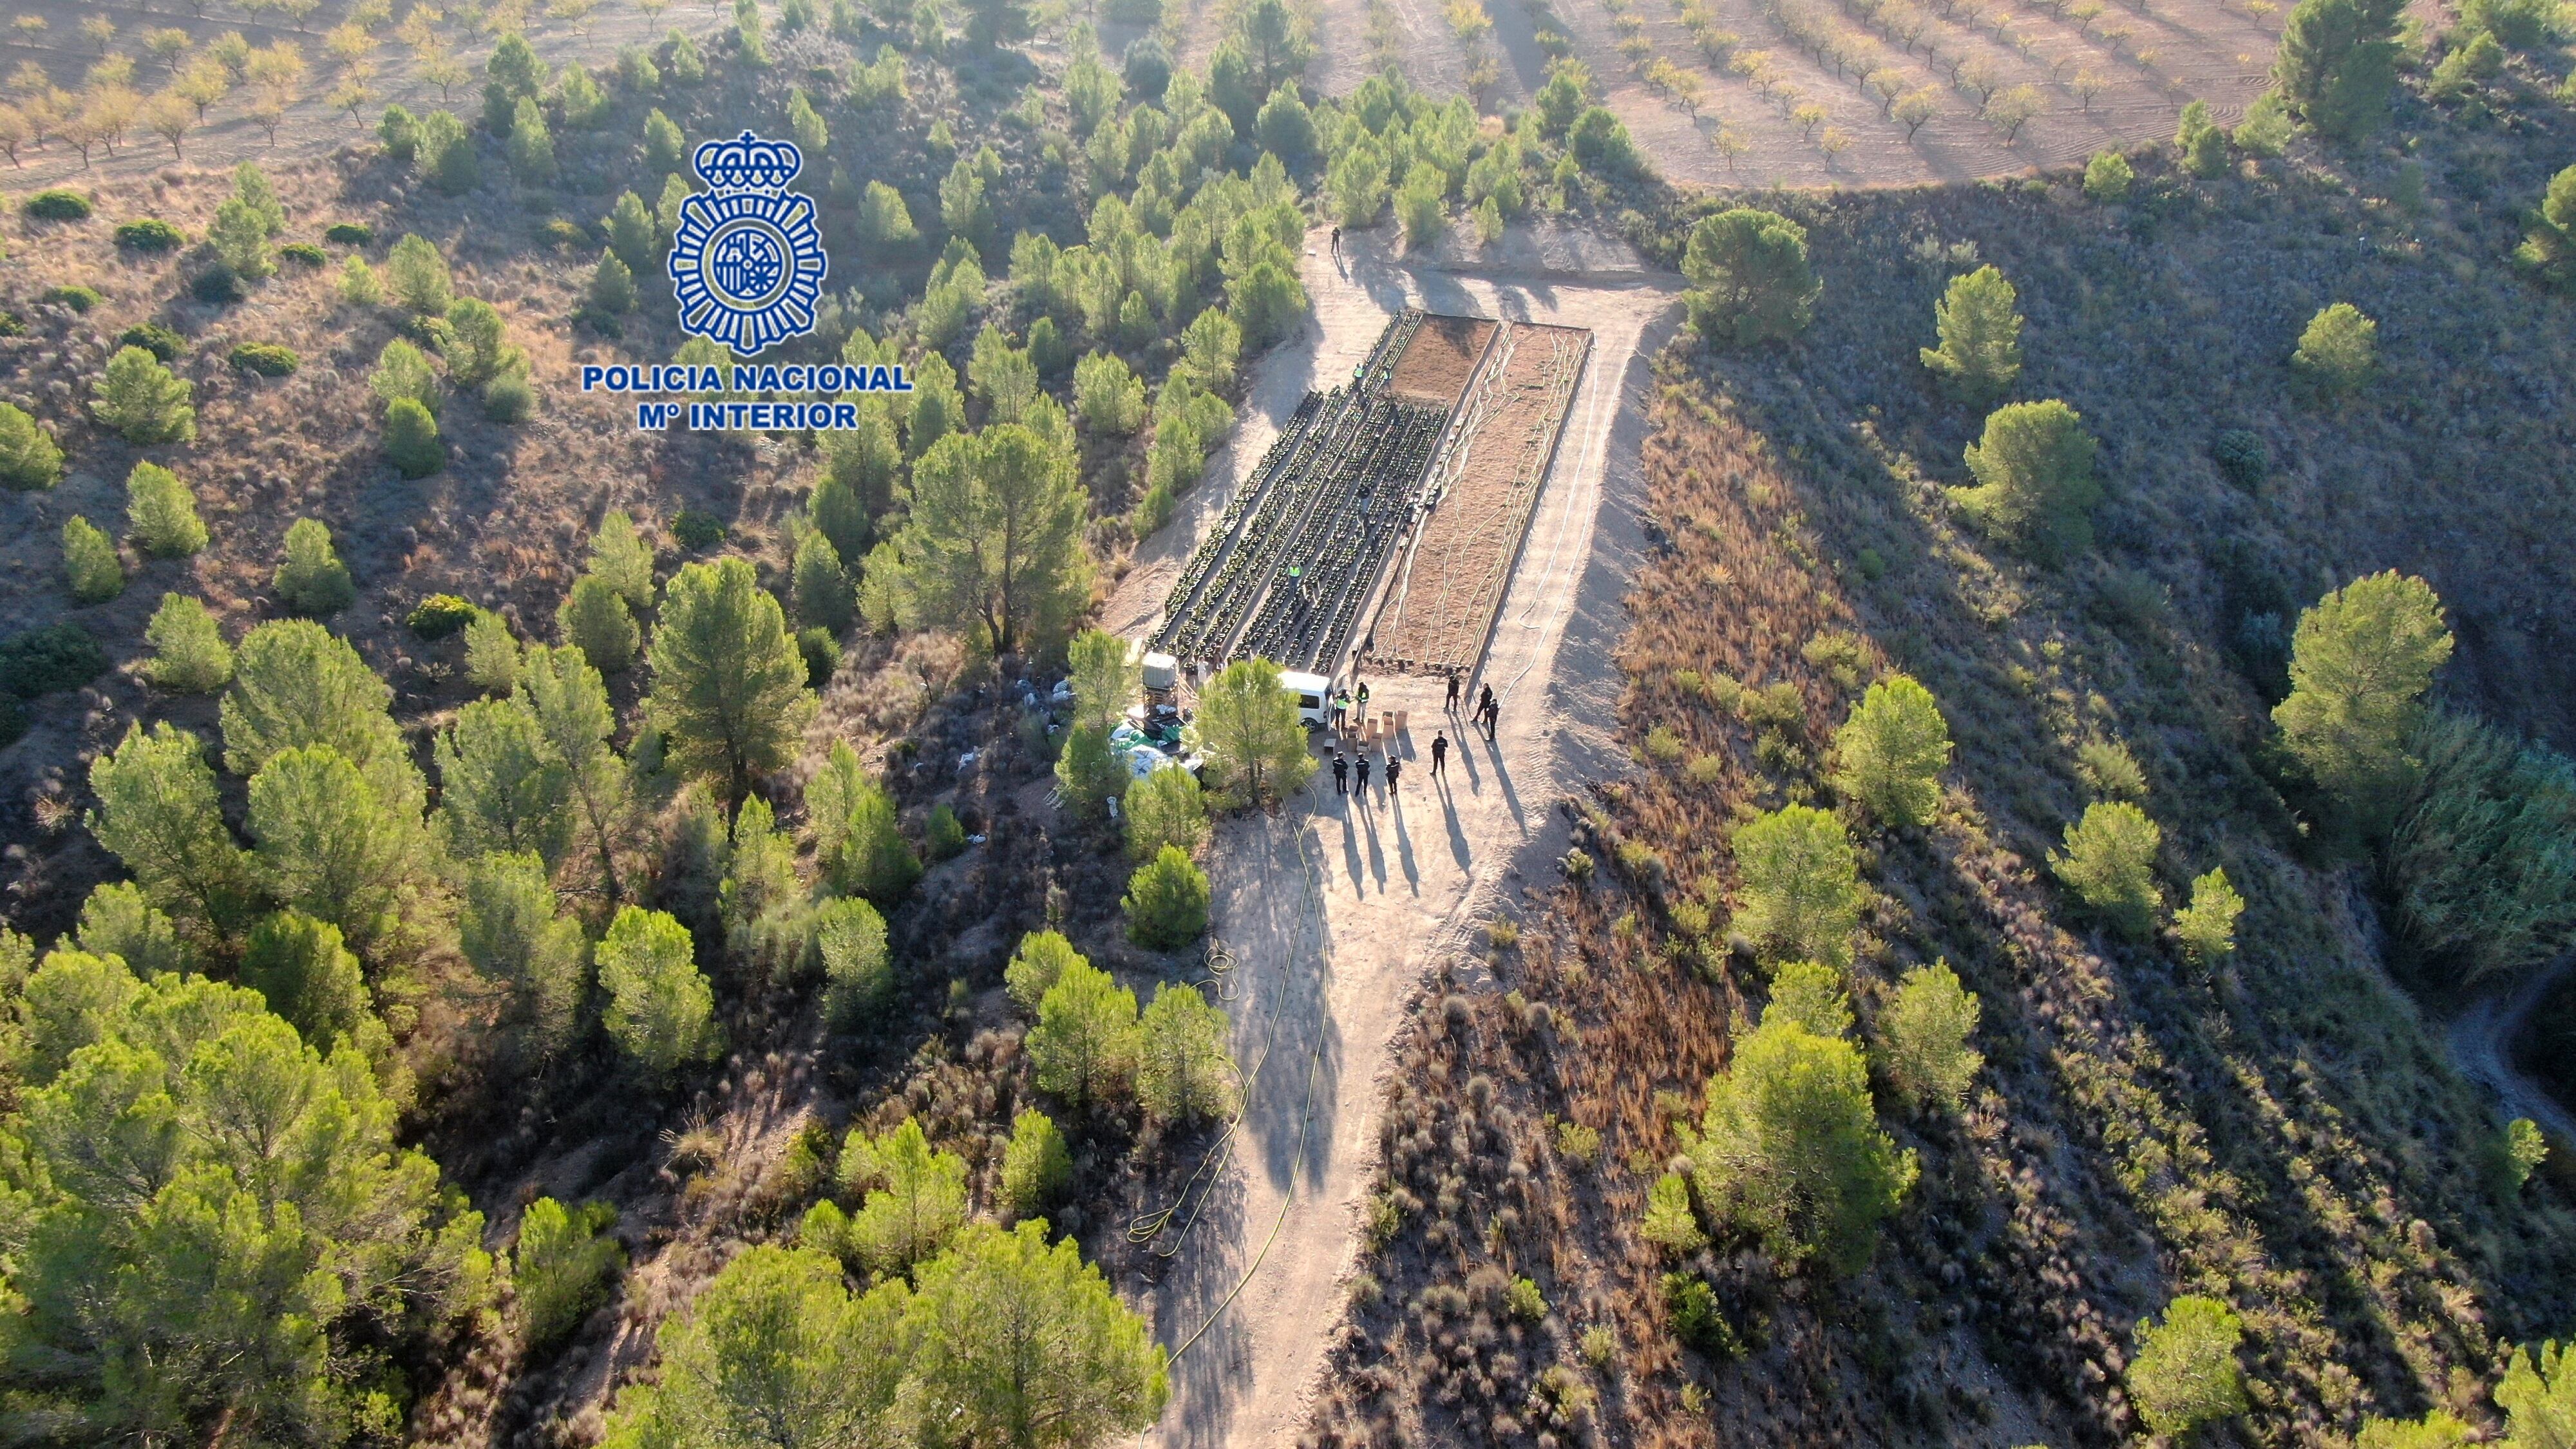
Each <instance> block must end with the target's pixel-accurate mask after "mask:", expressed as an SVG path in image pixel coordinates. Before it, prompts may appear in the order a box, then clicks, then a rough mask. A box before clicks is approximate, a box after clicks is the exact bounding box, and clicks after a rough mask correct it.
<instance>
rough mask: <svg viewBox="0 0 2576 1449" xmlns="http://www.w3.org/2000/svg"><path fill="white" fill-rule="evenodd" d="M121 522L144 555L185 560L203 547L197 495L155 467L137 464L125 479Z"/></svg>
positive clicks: (177, 478)
mask: <svg viewBox="0 0 2576 1449" xmlns="http://www.w3.org/2000/svg"><path fill="white" fill-rule="evenodd" d="M125 521H126V525H127V526H128V527H130V528H132V529H133V530H134V536H135V538H136V539H137V540H139V541H140V542H141V543H142V545H143V547H144V548H145V549H146V550H147V551H149V552H151V553H155V554H158V555H160V556H161V557H163V558H181V557H185V556H186V555H188V554H192V553H195V552H196V551H197V550H199V549H201V548H204V547H205V546H206V524H205V521H204V520H203V519H201V518H199V517H198V516H197V495H196V494H194V493H192V492H190V491H189V490H188V485H187V484H185V483H182V482H180V481H179V475H178V474H176V473H173V472H171V471H170V470H169V469H167V468H164V467H162V466H161V465H160V464H158V463H137V464H135V465H134V471H132V472H131V473H128V474H126V475H125Z"/></svg>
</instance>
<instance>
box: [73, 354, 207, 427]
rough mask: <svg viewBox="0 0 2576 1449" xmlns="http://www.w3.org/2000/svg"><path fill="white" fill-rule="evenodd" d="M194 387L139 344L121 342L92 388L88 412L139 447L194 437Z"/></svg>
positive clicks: (103, 425)
mask: <svg viewBox="0 0 2576 1449" xmlns="http://www.w3.org/2000/svg"><path fill="white" fill-rule="evenodd" d="M195 396H196V389H194V388H192V387H190V386H189V385H188V384H187V383H186V382H184V381H182V380H181V379H179V378H176V377H173V376H171V375H170V369H168V368H166V367H163V366H162V365H161V359H159V358H157V357H154V356H153V355H152V354H151V353H149V352H146V351H145V350H143V349H142V348H140V347H121V348H118V349H117V352H116V356H114V357H112V358H110V359H108V363H107V371H106V372H104V373H102V374H100V375H99V379H98V381H97V382H96V383H95V384H93V385H92V386H91V388H90V409H89V410H90V415H91V416H92V417H95V418H97V419H98V423H99V426H100V427H103V428H106V429H108V430H110V431H111V432H114V433H116V434H117V435H118V436H120V437H122V438H124V439H125V441H127V442H129V443H133V444H135V445H136V446H138V447H143V446H149V445H151V444H154V443H185V442H190V441H193V440H194V439H195V438H196V436H197V410H196V408H195V407H194V406H192V405H191V401H190V400H191V399H192V398H194V397H195Z"/></svg>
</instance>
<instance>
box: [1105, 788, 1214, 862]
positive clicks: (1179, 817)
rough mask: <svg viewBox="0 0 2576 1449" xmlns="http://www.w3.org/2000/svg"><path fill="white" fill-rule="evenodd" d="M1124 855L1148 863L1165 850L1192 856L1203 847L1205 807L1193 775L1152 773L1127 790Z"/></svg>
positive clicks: (1204, 840)
mask: <svg viewBox="0 0 2576 1449" xmlns="http://www.w3.org/2000/svg"><path fill="white" fill-rule="evenodd" d="M1124 814H1125V816H1126V819H1127V855H1128V858H1129V859H1131V860H1138V861H1144V860H1151V859H1153V858H1154V857H1155V856H1157V855H1159V854H1161V853H1162V852H1163V851H1165V850H1167V849H1176V850H1179V851H1180V852H1181V853H1182V854H1183V855H1185V856H1194V855H1196V854H1197V853H1198V850H1199V847H1200V846H1202V845H1205V844H1206V843H1207V838H1208V817H1207V804H1206V802H1205V799H1204V797H1203V796H1202V795H1201V793H1200V790H1199V781H1198V777H1197V776H1196V775H1193V774H1191V773H1190V772H1189V771H1187V770H1170V769H1165V770H1156V771H1154V772H1153V773H1152V774H1150V775H1147V776H1146V777H1145V778H1143V779H1141V780H1138V781H1137V782H1136V783H1135V784H1133V785H1130V786H1129V787H1128V788H1127V798H1126V804H1125V810H1124Z"/></svg>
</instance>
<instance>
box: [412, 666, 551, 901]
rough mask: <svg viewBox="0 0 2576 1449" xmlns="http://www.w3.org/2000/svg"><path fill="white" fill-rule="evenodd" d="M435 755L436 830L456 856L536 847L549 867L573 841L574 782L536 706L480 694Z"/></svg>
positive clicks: (449, 730) (444, 733) (436, 746)
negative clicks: (551, 746)
mask: <svg viewBox="0 0 2576 1449" xmlns="http://www.w3.org/2000/svg"><path fill="white" fill-rule="evenodd" d="M432 753H433V755H434V756H435V758H436V759H437V762H438V784H439V799H438V821H439V831H440V834H441V836H442V838H443V839H444V840H445V841H446V844H447V848H448V850H449V851H450V852H451V853H453V854H454V855H455V856H456V857H457V858H458V859H460V860H471V859H473V858H474V857H475V856H478V855H484V854H488V853H491V852H495V851H498V852H504V853H508V852H516V851H534V852H535V853H536V854H537V855H538V856H539V857H540V858H542V859H543V860H544V861H545V863H546V869H547V870H548V871H549V872H551V871H552V870H553V869H554V868H555V866H557V865H559V864H561V863H562V861H563V858H564V853H565V851H567V850H568V849H570V848H571V845H572V839H573V830H574V827H575V825H576V823H577V822H576V821H575V820H574V818H573V813H572V781H571V779H570V778H569V775H570V771H569V770H568V769H567V768H566V767H565V765H564V764H563V762H562V761H560V760H558V759H555V758H553V756H552V754H551V752H550V751H548V750H547V748H546V743H545V737H544V735H543V734H542V732H540V731H539V729H538V728H537V719H536V714H535V712H534V711H532V710H530V709H528V708H527V707H526V706H524V705H522V704H520V703H519V702H518V701H516V700H512V699H478V700H476V701H474V702H473V703H471V704H468V705H467V706H465V707H464V708H463V709H461V710H458V711H457V712H456V722H455V723H454V724H452V725H450V726H448V727H447V728H446V729H445V730H442V731H440V733H439V735H438V737H437V740H436V742H435V743H434V744H433V745H432Z"/></svg>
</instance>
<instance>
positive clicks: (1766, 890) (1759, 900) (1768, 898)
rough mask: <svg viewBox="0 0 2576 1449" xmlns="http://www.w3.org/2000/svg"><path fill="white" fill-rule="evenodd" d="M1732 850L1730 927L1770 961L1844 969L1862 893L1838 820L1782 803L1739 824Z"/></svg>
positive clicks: (1815, 810)
mask: <svg viewBox="0 0 2576 1449" xmlns="http://www.w3.org/2000/svg"><path fill="white" fill-rule="evenodd" d="M1734 848H1735V864H1736V872H1737V876H1738V879H1739V880H1740V882H1741V887H1740V891H1739V899H1738V903H1737V907H1736V913H1735V924H1736V927H1737V928H1738V929H1739V930H1741V931H1743V932H1744V934H1745V935H1747V936H1750V937H1751V938H1753V940H1754V941H1755V942H1756V943H1757V944H1759V945H1760V946H1762V947H1763V949H1764V951H1765V952H1766V954H1768V955H1769V956H1770V957H1771V959H1773V960H1810V961H1823V962H1826V963H1828V964H1831V965H1834V966H1848V965H1850V964H1851V936H1852V932H1853V931H1854V930H1855V929H1857V928H1858V926H1859V924H1860V907H1861V902H1862V901H1863V900H1864V899H1865V897H1866V892H1864V891H1863V889H1862V887H1861V884H1860V872H1859V866H1858V864H1857V863H1856V861H1855V859H1854V857H1853V855H1852V848H1851V840H1850V838H1849V837H1848V836H1846V835H1845V834H1844V833H1843V826H1842V822H1841V821H1839V820H1836V819H1835V818H1834V817H1833V816H1831V815H1829V814H1827V813H1825V812H1824V811H1822V810H1818V809H1815V808H1814V807H1812V806H1807V805H1790V806H1785V807H1783V808H1781V809H1779V810H1775V811H1772V812H1771V813H1769V814H1767V815H1762V816H1757V817H1756V818H1754V819H1753V820H1750V821H1748V822H1746V823H1745V824H1744V825H1743V826H1742V827H1741V828H1739V829H1738V830H1737V831H1736V832H1735V840H1734Z"/></svg>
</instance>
